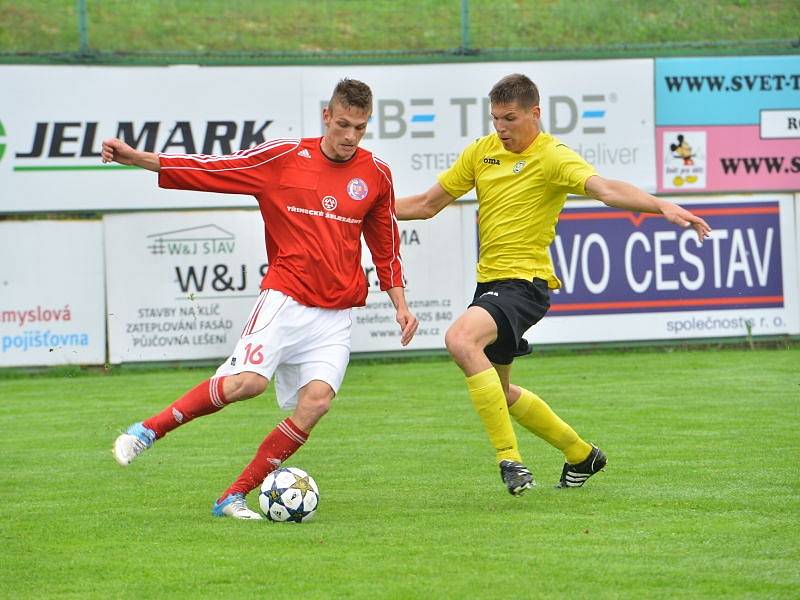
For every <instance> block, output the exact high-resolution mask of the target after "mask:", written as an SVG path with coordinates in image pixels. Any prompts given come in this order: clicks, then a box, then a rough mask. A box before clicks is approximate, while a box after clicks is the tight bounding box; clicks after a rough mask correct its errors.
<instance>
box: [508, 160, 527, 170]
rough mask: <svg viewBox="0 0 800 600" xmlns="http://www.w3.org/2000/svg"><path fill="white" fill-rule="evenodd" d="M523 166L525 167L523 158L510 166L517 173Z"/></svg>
mask: <svg viewBox="0 0 800 600" xmlns="http://www.w3.org/2000/svg"><path fill="white" fill-rule="evenodd" d="M524 168H525V161H524V160H520V161H517V163H516V164H515V165H514V166H513V167H512V169H511V170H512V171H513V172H514V173H519V172H520V171H522V169H524Z"/></svg>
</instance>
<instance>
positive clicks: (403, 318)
mask: <svg viewBox="0 0 800 600" xmlns="http://www.w3.org/2000/svg"><path fill="white" fill-rule="evenodd" d="M397 324H398V325H400V331H401V334H400V335H401V337H400V343H401V344H402V345H403V346H408V343H409V342H410V341H411V338H413V337H414V334H415V333H417V327H419V321H418V320H417V317H415V316H414V315H413V313H412V312H411V311H410V310H408V309H407V308H401V309H398V310H397Z"/></svg>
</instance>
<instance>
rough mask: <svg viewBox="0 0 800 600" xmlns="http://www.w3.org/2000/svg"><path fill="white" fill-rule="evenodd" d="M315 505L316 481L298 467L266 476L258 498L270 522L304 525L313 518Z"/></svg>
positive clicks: (317, 489) (316, 496)
mask: <svg viewBox="0 0 800 600" xmlns="http://www.w3.org/2000/svg"><path fill="white" fill-rule="evenodd" d="M318 503H319V488H318V487H317V482H316V481H314V479H313V478H312V477H311V475H309V474H308V473H306V472H305V471H303V470H302V469H298V468H297V467H284V468H281V469H277V470H275V471H273V472H272V473H270V474H269V475H267V478H266V479H264V483H262V484H261V493H260V494H259V495H258V505H259V506H260V507H261V511H262V512H263V513H264V515H265V516H266V517H267V518H268V519H269V520H270V521H279V522H284V521H291V522H294V523H305V522H306V521H308V520H310V519H311V518H313V517H314V513H315V512H317V504H318Z"/></svg>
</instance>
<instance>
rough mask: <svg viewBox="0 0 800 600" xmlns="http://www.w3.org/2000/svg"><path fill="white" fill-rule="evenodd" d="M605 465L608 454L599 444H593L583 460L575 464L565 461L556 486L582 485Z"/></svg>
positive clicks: (571, 486) (570, 486)
mask: <svg viewBox="0 0 800 600" xmlns="http://www.w3.org/2000/svg"><path fill="white" fill-rule="evenodd" d="M605 466H606V455H605V454H604V453H603V451H602V450H600V448H598V447H597V446H592V451H591V452H590V453H589V456H587V457H586V460H584V461H583V462H579V463H578V464H575V465H571V464H569V463H564V468H563V469H562V470H561V480H560V481H559V482H558V484H557V485H556V487H557V488H573V487H581V486H582V485H583V484H584V483H586V480H587V479H589V477H591V476H592V475H594V474H595V473H597V472H598V471H601V470H602V469H603V467H605Z"/></svg>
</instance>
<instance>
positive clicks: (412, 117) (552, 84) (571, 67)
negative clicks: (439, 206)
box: [303, 59, 656, 196]
mask: <svg viewBox="0 0 800 600" xmlns="http://www.w3.org/2000/svg"><path fill="white" fill-rule="evenodd" d="M511 73H524V74H526V75H528V76H529V77H530V78H531V79H532V80H533V81H534V82H535V83H536V84H537V86H538V87H539V92H540V95H541V102H540V104H541V108H542V126H543V128H544V129H545V130H546V131H549V132H550V133H552V134H554V135H556V136H557V137H559V138H560V139H561V140H562V141H563V142H565V143H566V144H568V145H570V146H571V147H572V148H573V149H575V150H576V151H577V152H578V153H580V154H581V155H582V156H583V157H584V158H585V159H586V160H587V161H588V162H590V163H592V164H593V165H594V166H595V167H596V168H597V170H598V172H599V173H600V174H601V175H603V176H606V177H610V178H614V179H624V180H626V181H630V182H631V183H634V184H636V185H638V186H639V187H642V188H644V189H646V190H649V191H654V190H655V187H656V175H655V133H654V121H653V116H654V99H653V86H652V81H653V61H652V60H649V59H636V60H594V61H570V62H565V61H557V62H505V63H504V62H497V63H482V64H475V63H464V64H449V65H446V66H444V65H398V66H352V67H347V68H343V67H309V68H308V69H307V71H305V72H304V75H303V112H304V123H305V130H304V133H305V135H320V134H321V132H322V125H321V119H320V116H319V115H320V108H321V106H322V105H323V103H325V102H326V101H327V100H328V98H329V96H330V92H331V89H332V88H333V86H334V85H335V84H336V81H337V80H338V79H339V78H341V77H342V76H345V75H346V76H349V77H354V78H357V79H362V80H363V81H365V82H367V83H369V85H370V86H371V87H372V90H373V93H374V96H375V98H374V107H373V116H372V120H371V121H370V125H369V127H368V131H367V134H366V138H365V139H364V141H363V142H362V145H364V146H365V147H366V148H369V149H370V150H372V151H374V152H375V153H376V154H377V155H378V156H380V157H381V158H383V159H384V160H386V161H387V162H388V163H389V165H390V166H391V167H392V171H393V172H394V178H395V186H396V189H397V193H398V195H399V196H402V195H406V194H411V193H417V192H420V191H423V190H424V189H427V188H428V187H429V186H430V185H432V184H433V183H434V182H435V178H436V175H437V174H438V173H439V172H441V171H442V170H444V169H446V168H447V167H448V166H450V165H451V164H452V163H453V162H454V161H455V160H456V158H457V157H458V154H459V152H460V151H461V150H462V149H463V148H464V147H465V146H467V145H468V144H469V143H470V142H472V141H473V140H474V139H475V138H477V137H480V136H483V135H485V134H487V133H490V132H492V131H494V129H493V127H492V123H491V117H490V113H489V101H488V94H489V90H490V89H491V88H492V86H493V85H494V84H495V83H496V82H497V81H498V80H499V79H501V78H502V77H504V76H505V75H508V74H511Z"/></svg>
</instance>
